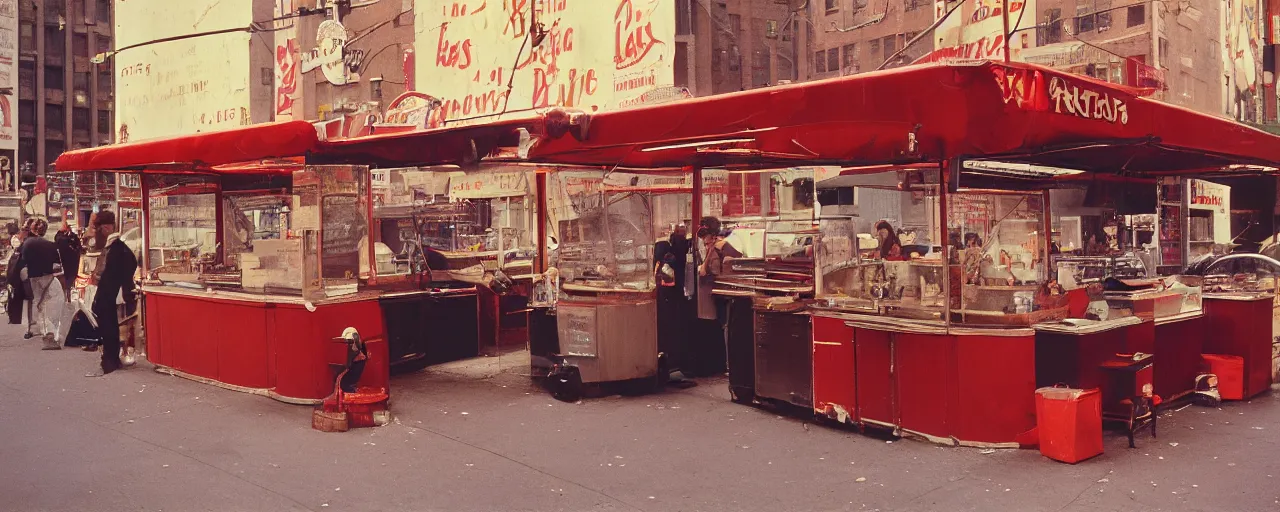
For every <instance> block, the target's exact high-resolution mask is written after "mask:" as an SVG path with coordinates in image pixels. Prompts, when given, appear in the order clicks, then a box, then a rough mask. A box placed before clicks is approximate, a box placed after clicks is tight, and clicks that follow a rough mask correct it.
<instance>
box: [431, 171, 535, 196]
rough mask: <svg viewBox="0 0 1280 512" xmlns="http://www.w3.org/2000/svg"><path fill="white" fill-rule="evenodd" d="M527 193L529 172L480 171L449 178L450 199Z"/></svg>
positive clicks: (522, 194)
mask: <svg viewBox="0 0 1280 512" xmlns="http://www.w3.org/2000/svg"><path fill="white" fill-rule="evenodd" d="M528 193H529V173H527V172H522V171H517V172H481V173H472V174H464V175H461V176H454V177H452V178H450V179H449V198H451V199H493V198H497V197H514V196H524V195H526V194H528Z"/></svg>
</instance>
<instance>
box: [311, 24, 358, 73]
mask: <svg viewBox="0 0 1280 512" xmlns="http://www.w3.org/2000/svg"><path fill="white" fill-rule="evenodd" d="M346 46H347V29H346V28H344V27H343V26H342V24H341V23H338V22H336V21H333V20H324V21H322V22H320V28H317V29H316V47H315V48H314V49H312V50H311V51H310V52H307V53H304V54H302V72H303V73H310V72H312V71H315V70H316V69H317V68H318V69H320V71H321V72H323V73H324V78H325V80H328V81H329V83H331V84H333V85H346V84H347V63H346V61H345V60H344V58H345V54H344V50H345V49H346ZM357 66H358V64H357Z"/></svg>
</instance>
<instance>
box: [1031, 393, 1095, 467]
mask: <svg viewBox="0 0 1280 512" xmlns="http://www.w3.org/2000/svg"><path fill="white" fill-rule="evenodd" d="M1036 428H1037V430H1039V432H1040V454H1041V455H1044V456H1045V457H1048V458H1050V459H1053V460H1056V461H1060V462H1066V463H1068V464H1075V463H1077V462H1080V461H1082V460H1085V459H1088V458H1090V457H1094V456H1097V455H1101V454H1102V393H1101V392H1099V391H1098V390H1097V389H1071V388H1065V387H1050V388H1040V389H1037V390H1036Z"/></svg>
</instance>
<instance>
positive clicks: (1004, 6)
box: [1000, 0, 1026, 64]
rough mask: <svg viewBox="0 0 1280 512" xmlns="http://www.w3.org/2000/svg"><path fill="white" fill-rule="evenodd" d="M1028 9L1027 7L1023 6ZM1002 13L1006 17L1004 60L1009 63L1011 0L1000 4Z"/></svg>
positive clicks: (1004, 0) (1005, 0)
mask: <svg viewBox="0 0 1280 512" xmlns="http://www.w3.org/2000/svg"><path fill="white" fill-rule="evenodd" d="M1023 9H1026V7H1023ZM1000 14H1001V17H1002V18H1004V62H1005V63H1006V64H1008V63H1009V36H1011V35H1012V34H1010V33H1009V0H1002V1H1001V5H1000Z"/></svg>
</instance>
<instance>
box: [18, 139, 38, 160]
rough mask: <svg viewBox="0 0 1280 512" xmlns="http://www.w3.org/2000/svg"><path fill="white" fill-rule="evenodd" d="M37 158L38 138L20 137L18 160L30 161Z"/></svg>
mask: <svg viewBox="0 0 1280 512" xmlns="http://www.w3.org/2000/svg"><path fill="white" fill-rule="evenodd" d="M35 159H36V140H35V139H32V138H21V139H18V161H19V162H23V163H26V162H30V161H32V160H35Z"/></svg>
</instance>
